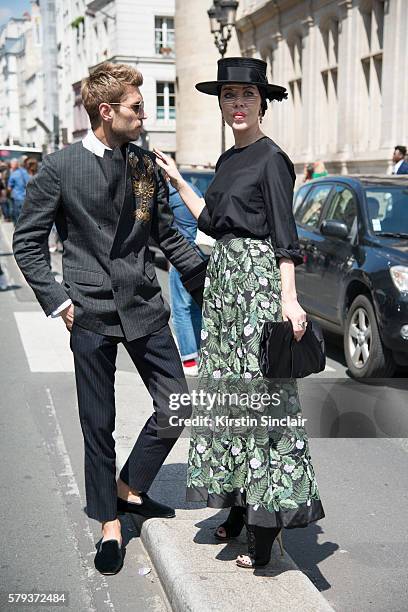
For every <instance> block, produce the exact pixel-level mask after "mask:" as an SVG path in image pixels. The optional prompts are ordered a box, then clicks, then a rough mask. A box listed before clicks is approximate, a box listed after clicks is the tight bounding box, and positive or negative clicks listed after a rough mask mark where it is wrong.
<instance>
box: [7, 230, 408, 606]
mask: <svg viewBox="0 0 408 612" xmlns="http://www.w3.org/2000/svg"><path fill="white" fill-rule="evenodd" d="M1 240H2V242H1V244H0V257H1V263H2V265H4V266H5V267H6V269H7V272H8V274H9V277H10V280H11V282H12V287H11V289H10V290H8V291H6V292H2V293H0V303H1V308H0V333H1V347H2V351H1V356H0V359H1V370H0V372H1V389H2V394H1V400H0V401H1V410H0V443H1V450H2V462H1V470H0V492H1V495H0V505H1V512H2V514H1V516H2V517H3V529H2V530H1V541H0V544H1V551H2V552H1V561H0V570H1V572H0V591H1V597H2V598H3V599H1V600H0V602H1V603H0V609H1V610H7V611H8V610H18V612H20V609H25V608H19V607H16V606H15V605H11V604H8V605H6V604H5V603H4V597H5V594H6V593H9V592H13V593H17V592H23V591H24V592H30V591H32V590H33V589H35V591H36V592H38V591H40V592H43V591H55V590H56V591H65V592H67V594H68V597H69V607H68V608H65V609H69V610H72V611H75V612H82V611H84V612H85V611H89V610H96V611H97V612H102V611H105V610H110V611H111V612H115V610H116V611H120V612H122V611H126V610H132V611H136V612H139V611H140V612H142V611H143V612H145V611H146V612H150V611H158V612H162V611H163V610H166V609H167V607H166V606H167V602H166V598H165V596H164V594H163V591H162V589H161V586H160V583H159V581H158V579H157V576H156V574H155V571H154V568H152V565H151V562H150V560H149V558H148V557H147V555H146V552H145V551H144V549H143V546H142V545H141V543H140V540H139V538H138V535H137V532H136V531H135V528H134V526H133V523H132V522H131V521H130V522H128V521H127V520H126V519H124V524H123V527H124V531H125V534H126V536H125V537H126V541H129V545H128V546H127V558H126V563H125V568H124V569H123V571H122V572H121V573H120V574H119V575H118V576H116V577H112V578H104V577H102V576H100V575H99V574H98V573H96V572H95V571H94V569H93V554H94V550H95V548H94V547H95V543H96V542H97V541H98V539H99V530H98V526H97V525H96V524H94V522H93V521H89V520H88V519H87V517H86V515H85V514H84V511H83V507H84V484H83V447H82V438H81V433H80V429H79V424H78V418H77V413H76V404H75V386H74V380H73V374H72V372H68V371H64V368H63V367H62V368H61V372H55V371H52V372H47V371H46V368H45V370H44V369H43V370H41V368H38V367H36V366H35V365H33V364H35V363H36V343H38V342H40V341H41V338H39V337H38V333H37V331H38V330H36V324H35V322H36V321H40V319H39V318H38V317H42V316H43V315H42V314H41V312H40V309H39V307H38V305H37V304H36V302H35V300H34V297H33V294H32V292H31V290H29V289H28V288H27V287H26V286H25V285H24V283H23V282H22V280H21V277H20V275H19V273H18V270H17V268H16V266H15V263H14V260H13V258H12V256H11V255H10V248H9V244H8V243H7V241H4V240H3V239H1ZM59 259H60V256H58V255H57V256H53V260H54V263H53V265H54V268H56V269H58V266H59ZM158 276H159V280H160V282H161V283H162V286H163V291H164V294H165V295H166V294H167V274H166V273H165V272H163V271H161V270H158ZM51 348H52V347H51ZM327 348H328V366H329V369H328V370H327V371H326V372H325V373H323V374H322V375H321V376H319V377H316V379H315V380H314V381H310V382H309V381H307V382H306V381H305V383H304V387H303V388H302V387H301V393H302V400H303V409H304V413H305V416H307V418H309V419H310V422H311V430H313V435H311V454H312V459H313V461H314V464H315V468H316V471H317V479H318V484H319V487H320V491H321V496H322V501H323V505H324V508H325V512H326V517H325V519H323V520H322V521H320V522H319V524H318V525H311V526H310V527H309V528H308V529H305V530H300V529H297V530H291V531H290V530H286V532H285V547H286V549H287V551H288V552H289V554H290V555H291V556H292V558H293V559H294V560H295V562H296V563H297V564H298V566H299V567H300V568H301V569H302V570H303V571H304V572H305V573H306V575H307V576H308V577H309V578H310V580H312V581H313V582H314V584H315V585H316V586H317V588H318V589H319V590H320V591H321V592H322V594H323V595H324V596H325V597H326V598H327V600H328V601H329V602H330V603H331V605H332V606H333V607H334V609H335V610H338V611H341V612H354V611H358V612H365V611H366V610H367V611H376V612H377V611H378V612H383V610H388V611H389V612H403V611H405V610H406V608H407V604H406V602H407V596H408V592H407V569H406V568H407V567H408V546H407V544H408V541H407V540H408V537H407V528H406V517H407V502H408V433H407V431H408V422H407V413H408V402H407V387H406V379H399V378H394V379H391V380H389V381H382V382H380V384H378V385H377V386H375V387H374V388H373V387H369V386H366V385H360V386H358V387H356V386H355V385H353V383H352V381H350V382H349V380H348V377H347V373H346V367H345V364H344V362H343V359H342V351H341V347H340V346H339V345H337V344H336V343H335V342H334V343H330V342H329V344H328V347H327ZM54 358H55V359H60V360H61V362H62V361H63V359H64V357H63V356H61V355H55V357H54ZM118 370H121V371H125V372H131V371H134V370H133V366H132V364H131V363H129V360H128V358H127V357H126V355H125V354H124V352H123V351H120V353H119V359H118ZM308 431H309V434H311V431H310V430H309V428H308ZM330 436H333V437H332V438H331V437H330ZM50 567H51V568H52V571H51V570H50ZM143 567H149V568H151V571H150V573H149V574H147V575H145V576H142V575H139V573H138V572H139V569H141V568H143ZM243 607H245V604H243ZM31 609H35V610H36V609H38V610H46V609H50V610H51V609H54V608H46V607H32V608H31ZM204 609H205V608H203V610H204ZM271 610H273V602H271ZM296 612H298V611H296ZM299 612H300V611H299Z"/></svg>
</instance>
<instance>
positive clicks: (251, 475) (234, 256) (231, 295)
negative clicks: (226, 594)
mask: <svg viewBox="0 0 408 612" xmlns="http://www.w3.org/2000/svg"><path fill="white" fill-rule="evenodd" d="M196 88H197V89H198V90H199V91H201V92H203V93H206V94H209V95H216V96H218V100H219V105H220V108H221V112H222V116H223V120H224V121H225V123H227V124H228V125H229V126H230V127H231V128H232V131H233V134H234V139H235V146H234V147H232V148H231V149H229V150H228V151H226V152H225V153H223V154H222V155H221V157H220V158H219V160H218V162H217V164H216V173H215V177H214V179H213V181H212V183H211V184H210V186H209V188H208V190H207V193H206V197H205V201H204V200H203V199H201V198H199V197H198V196H197V195H196V194H195V193H194V192H193V191H192V189H191V188H189V187H188V185H187V183H186V182H185V181H184V179H183V178H182V177H181V175H180V173H179V172H178V170H177V168H176V166H175V164H174V162H173V161H172V159H171V158H170V157H168V156H166V155H164V154H163V153H161V152H160V151H158V150H155V153H156V155H157V163H158V164H159V165H160V166H161V167H162V168H163V169H164V170H165V171H166V172H167V174H168V175H169V177H170V179H171V182H172V184H173V185H174V186H175V187H176V188H177V190H178V191H179V194H180V196H181V197H182V199H183V200H184V202H185V203H186V205H187V206H188V208H189V209H190V211H191V212H192V214H193V215H194V216H195V217H196V218H197V219H198V227H199V228H200V229H201V230H202V231H203V232H205V233H206V234H208V235H210V236H212V237H213V238H215V239H216V243H215V246H214V248H213V250H212V253H211V258H210V260H209V263H208V267H207V273H206V279H205V287H204V297H203V319H202V331H201V339H202V343H201V348H200V364H199V381H200V386H201V388H202V389H206V390H207V391H213V392H214V391H215V390H216V391H218V392H219V391H220V390H222V391H229V392H230V395H229V396H228V397H230V398H231V397H232V395H233V394H232V393H231V391H234V390H237V389H239V390H240V391H241V394H240V395H239V399H238V400H237V399H236V398H238V395H236V396H234V397H235V399H234V400H232V401H231V402H230V403H229V404H228V405H225V403H224V401H220V399H218V400H217V402H216V404H215V405H216V408H214V406H212V413H211V414H212V417H214V415H215V416H217V417H219V416H220V415H224V416H225V415H227V416H229V417H231V416H232V417H237V416H241V417H242V416H243V415H244V413H245V415H246V416H248V415H249V416H251V415H252V416H253V415H257V416H258V421H256V423H257V424H256V425H250V426H249V427H248V426H246V427H245V426H241V425H240V424H241V422H242V423H243V421H242V420H241V421H240V420H239V419H238V420H237V421H232V420H231V421H230V422H228V424H227V425H225V423H226V421H222V424H221V426H219V425H218V423H219V422H220V421H221V420H220V419H218V421H217V420H216V419H214V418H212V419H211V424H210V425H208V420H207V422H205V423H204V421H202V422H200V423H203V425H202V426H201V424H200V426H197V427H195V428H194V432H193V435H192V437H191V441H190V451H189V459H188V483H187V499H188V500H189V501H202V500H204V501H206V502H207V505H208V506H209V507H213V508H227V507H231V510H230V513H229V516H228V519H227V520H226V521H225V522H224V523H223V524H222V525H220V526H219V528H218V529H217V530H216V532H215V537H216V538H217V539H218V540H220V541H227V540H228V539H229V538H231V537H235V536H237V535H239V533H240V532H241V530H242V528H243V525H244V523H245V522H246V525H247V531H248V555H240V556H239V557H238V559H237V564H238V565H239V566H240V567H245V568H253V567H256V566H262V565H266V564H267V563H268V562H269V560H270V555H271V549H272V544H273V542H274V540H275V539H276V538H277V537H278V540H279V543H280V545H281V551H282V543H281V540H280V539H279V536H280V531H281V529H282V528H283V527H285V528H294V527H306V526H307V525H308V524H309V523H311V522H313V521H316V520H318V519H320V518H323V517H324V511H323V506H322V503H321V501H320V495H319V490H318V486H317V482H316V478H315V473H314V469H313V465H312V463H311V458H310V454H309V445H308V438H307V434H306V431H305V429H304V427H303V426H302V425H297V424H296V425H293V424H288V425H286V426H281V425H279V426H278V427H271V426H270V425H265V424H263V423H262V425H260V424H259V416H260V414H261V415H263V416H266V415H269V416H270V415H271V414H272V413H273V415H274V416H275V415H276V414H277V413H278V410H277V409H276V403H275V402H272V404H274V405H273V406H272V407H271V405H269V408H265V407H262V408H260V406H259V405H258V404H257V405H256V406H255V404H254V405H252V404H250V405H249V406H248V405H246V406H245V407H244V409H243V408H242V406H241V405H240V400H241V398H242V397H243V394H242V389H243V387H242V385H241V386H240V383H242V382H244V383H245V384H246V385H247V386H246V388H245V391H248V390H251V391H254V390H256V391H259V390H260V389H265V387H262V385H264V384H265V381H263V380H262V375H261V372H260V369H259V362H258V354H259V343H260V335H261V332H262V327H263V323H264V322H266V321H280V320H282V319H289V320H290V321H291V323H292V327H293V333H294V336H295V338H296V340H300V339H301V337H302V335H303V334H304V331H305V327H306V313H305V312H304V310H303V309H302V307H301V306H300V304H299V303H298V301H297V295H296V288H295V272H294V268H295V266H296V265H298V264H301V263H303V259H302V256H301V254H300V251H299V243H298V236H297V231H296V225H295V221H294V217H293V213H292V199H293V186H294V182H295V173H294V169H293V164H292V162H291V161H290V159H289V158H288V156H287V155H286V154H285V153H284V151H282V149H281V148H280V147H279V146H278V145H277V144H276V143H274V142H273V141H272V140H271V139H270V138H268V137H267V136H265V134H263V132H262V130H261V127H260V124H261V122H262V117H263V116H264V114H265V111H266V109H267V106H268V102H267V101H268V100H269V101H271V100H282V99H284V98H286V97H287V93H286V90H285V88H284V87H280V86H278V85H272V84H269V83H268V81H267V78H266V63H265V62H263V61H261V60H258V59H252V58H226V59H222V60H219V62H218V78H217V81H211V82H205V83H198V84H197V85H196ZM277 350H279V347H277ZM273 388H274V389H275V390H277V391H278V394H277V395H278V401H277V404H278V405H279V410H280V412H279V415H280V416H283V415H285V416H286V417H287V416H289V417H292V419H293V421H292V423H293V422H294V421H296V419H298V420H297V423H299V422H300V421H299V419H300V417H301V408H300V405H299V397H298V389H297V382H296V380H295V379H294V380H289V381H278V382H276V381H275V383H274V386H273ZM267 389H268V390H269V391H270V389H271V385H270V384H269V386H267ZM258 395H259V394H258ZM220 397H221V396H220V395H219V396H218V398H220ZM224 397H225V396H224ZM252 397H253V393H252V395H251V398H252ZM269 397H272V394H270V396H269ZM205 412H207V416H208V407H207V406H200V408H199V409H198V410H196V413H195V414H196V415H201V416H202V417H203V416H205Z"/></svg>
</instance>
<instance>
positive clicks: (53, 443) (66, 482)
mask: <svg viewBox="0 0 408 612" xmlns="http://www.w3.org/2000/svg"><path fill="white" fill-rule="evenodd" d="M45 391H46V394H47V398H48V403H47V411H48V416H49V417H50V418H51V420H52V421H53V425H54V426H53V432H52V436H50V437H48V438H47V439H46V441H45V442H46V445H47V449H48V452H49V454H50V455H51V456H54V457H55V458H56V459H57V464H55V462H54V469H55V473H56V477H57V480H58V483H59V486H60V490H61V493H62V495H63V496H65V495H70V496H74V497H76V500H77V503H78V504H79V507H80V508H81V509H82V508H83V506H84V502H83V500H82V498H81V494H80V492H79V487H78V483H77V481H76V479H75V474H74V470H73V468H72V463H71V460H70V458H69V454H68V450H67V447H66V445H65V440H64V436H63V434H62V429H61V426H60V424H59V420H58V417H57V411H56V409H55V404H54V399H53V397H52V394H51V390H50V389H49V388H48V387H47V388H46V389H45ZM71 529H72V535H73V539H74V545H75V550H76V552H77V554H78V555H79V556H80V557H81V562H82V564H83V565H84V566H85V567H84V569H85V572H86V575H87V578H89V579H93V580H95V581H96V582H97V583H98V584H97V585H93V586H97V587H99V589H100V588H101V587H103V588H104V589H105V593H104V603H105V604H106V605H107V607H108V608H109V609H110V610H111V611H112V612H115V607H114V605H113V602H112V599H111V596H110V593H109V590H108V582H107V580H106V578H105V576H103V575H102V574H99V573H98V572H97V571H96V570H95V568H94V567H93V566H91V565H90V564H89V562H88V559H86V558H85V557H84V555H83V554H81V552H80V548H81V547H80V543H79V539H78V535H77V532H78V531H79V535H84V536H85V538H86V539H87V540H88V541H89V545H90V550H91V552H89V553H88V554H87V557H92V558H93V557H94V556H95V554H94V552H93V551H94V548H95V546H94V537H93V534H92V531H91V528H90V526H89V521H88V519H87V518H85V520H84V522H83V526H82V527H81V526H80V525H79V523H77V522H76V523H74V525H72V524H71ZM87 594H88V592H87ZM92 595H94V593H92ZM87 605H88V607H89V610H90V612H98V611H97V609H96V608H94V607H93V606H92V605H91V601H90V600H89V601H88V602H87Z"/></svg>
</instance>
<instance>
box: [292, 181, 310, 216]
mask: <svg viewBox="0 0 408 612" xmlns="http://www.w3.org/2000/svg"><path fill="white" fill-rule="evenodd" d="M309 187H310V185H304V186H303V187H300V189H299V191H298V192H297V194H296V195H295V197H294V202H293V212H294V213H296V211H297V210H298V209H299V207H300V206H301V204H302V202H303V200H304V199H305V197H306V194H307V192H308V190H309Z"/></svg>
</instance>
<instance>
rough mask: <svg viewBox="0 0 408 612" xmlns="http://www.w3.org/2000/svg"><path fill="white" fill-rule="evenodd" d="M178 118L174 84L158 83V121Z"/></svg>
mask: <svg viewBox="0 0 408 612" xmlns="http://www.w3.org/2000/svg"><path fill="white" fill-rule="evenodd" d="M175 118H176V94H175V91H174V83H162V82H157V83H156V119H158V120H161V121H169V120H172V119H175Z"/></svg>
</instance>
